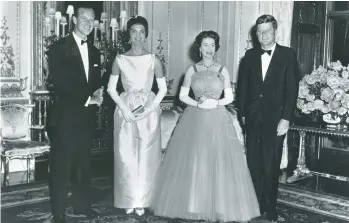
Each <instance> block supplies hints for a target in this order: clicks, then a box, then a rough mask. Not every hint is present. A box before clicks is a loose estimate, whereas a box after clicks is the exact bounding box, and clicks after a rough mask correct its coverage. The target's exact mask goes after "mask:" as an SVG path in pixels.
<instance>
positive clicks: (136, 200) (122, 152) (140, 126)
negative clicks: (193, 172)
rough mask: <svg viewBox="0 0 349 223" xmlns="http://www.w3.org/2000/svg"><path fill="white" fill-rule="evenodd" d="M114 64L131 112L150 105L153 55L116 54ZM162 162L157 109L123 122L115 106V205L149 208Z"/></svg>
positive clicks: (124, 99)
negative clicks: (155, 178) (119, 73)
mask: <svg viewBox="0 0 349 223" xmlns="http://www.w3.org/2000/svg"><path fill="white" fill-rule="evenodd" d="M116 60H117V63H118V65H119V67H120V70H121V81H122V85H123V88H124V89H125V92H123V93H122V94H121V95H120V97H121V99H122V100H123V101H124V102H125V103H126V104H127V105H128V106H129V108H130V109H131V110H133V109H134V108H136V107H138V106H139V105H145V106H146V105H150V104H151V103H152V101H153V99H154V97H155V94H154V93H153V92H152V91H151V87H152V84H153V80H154V62H155V55H153V54H147V55H142V56H126V55H119V56H118V57H117V58H116ZM160 163H161V142H160V108H157V109H156V111H154V112H152V113H151V114H149V115H148V116H147V117H146V118H145V119H142V120H140V121H137V122H135V123H130V122H126V121H125V120H124V118H123V116H122V112H121V110H120V109H118V107H117V108H116V110H115V113H114V206H115V207H117V208H144V207H148V206H149V204H150V203H149V202H150V190H151V188H152V186H153V185H152V183H153V181H154V177H155V174H156V171H157V169H158V167H159V166H160Z"/></svg>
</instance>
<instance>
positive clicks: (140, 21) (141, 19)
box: [127, 15, 148, 38]
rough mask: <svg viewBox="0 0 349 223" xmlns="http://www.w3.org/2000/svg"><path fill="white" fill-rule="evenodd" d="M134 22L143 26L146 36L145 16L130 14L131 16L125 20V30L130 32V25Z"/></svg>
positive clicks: (146, 22) (146, 24) (146, 23)
mask: <svg viewBox="0 0 349 223" xmlns="http://www.w3.org/2000/svg"><path fill="white" fill-rule="evenodd" d="M135 24H140V25H142V26H144V29H145V38H147V37H148V21H147V19H146V18H144V17H143V16H139V15H138V16H137V15H136V16H132V17H131V18H129V19H128V21H127V32H128V34H130V30H131V27H132V26H133V25H135Z"/></svg>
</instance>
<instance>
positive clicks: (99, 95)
mask: <svg viewBox="0 0 349 223" xmlns="http://www.w3.org/2000/svg"><path fill="white" fill-rule="evenodd" d="M102 102H103V87H101V88H99V89H97V90H96V91H95V92H93V95H92V97H91V99H90V102H89V104H90V105H93V104H95V105H98V106H100V105H101V104H102Z"/></svg>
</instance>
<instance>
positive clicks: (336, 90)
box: [297, 61, 349, 123]
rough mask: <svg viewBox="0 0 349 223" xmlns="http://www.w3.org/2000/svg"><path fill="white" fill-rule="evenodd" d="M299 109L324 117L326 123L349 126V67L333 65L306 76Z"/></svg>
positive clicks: (300, 93) (299, 94) (302, 82)
mask: <svg viewBox="0 0 349 223" xmlns="http://www.w3.org/2000/svg"><path fill="white" fill-rule="evenodd" d="M297 108H298V109H299V110H300V111H301V112H302V113H304V114H314V115H319V114H322V115H323V118H324V121H325V122H329V123H338V122H345V123H349V65H348V67H345V66H343V65H342V64H341V62H340V61H337V62H332V63H330V64H329V66H328V67H327V68H324V67H323V66H319V67H318V68H317V69H316V70H314V71H313V72H312V73H311V74H307V75H305V76H304V77H303V79H302V80H301V81H300V83H299V93H298V99H297ZM326 119H328V120H326ZM331 120H332V122H331ZM339 120H340V121H339Z"/></svg>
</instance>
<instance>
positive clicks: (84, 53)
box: [73, 32, 91, 107]
mask: <svg viewBox="0 0 349 223" xmlns="http://www.w3.org/2000/svg"><path fill="white" fill-rule="evenodd" d="M73 37H74V39H75V42H76V44H77V45H78V48H79V51H80V55H81V59H82V63H83V64H84V69H85V75H86V80H87V81H88V71H89V61H88V49H87V43H84V44H83V45H81V40H83V39H81V38H80V37H78V36H77V35H76V34H75V32H73ZM90 100H91V97H88V99H87V101H86V103H85V107H87V106H88V104H89V103H90Z"/></svg>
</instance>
